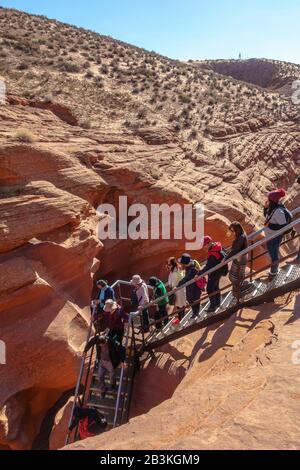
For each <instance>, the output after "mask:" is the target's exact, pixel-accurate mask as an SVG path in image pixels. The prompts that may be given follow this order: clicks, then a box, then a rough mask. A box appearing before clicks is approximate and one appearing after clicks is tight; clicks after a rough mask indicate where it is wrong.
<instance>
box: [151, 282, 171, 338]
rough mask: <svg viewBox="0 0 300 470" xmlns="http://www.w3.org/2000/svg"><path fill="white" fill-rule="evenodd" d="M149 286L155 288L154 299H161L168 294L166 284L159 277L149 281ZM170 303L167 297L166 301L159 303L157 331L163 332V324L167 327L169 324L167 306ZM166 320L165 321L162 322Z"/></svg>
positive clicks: (156, 313) (156, 317)
mask: <svg viewBox="0 0 300 470" xmlns="http://www.w3.org/2000/svg"><path fill="white" fill-rule="evenodd" d="M148 285H149V286H151V287H153V299H154V300H155V299H159V298H160V297H163V296H164V295H166V294H167V289H166V287H165V285H164V283H163V282H162V281H161V280H160V279H158V278H157V277H154V276H153V277H151V278H150V279H149V282H148ZM168 303H169V298H168V297H165V298H164V299H162V300H160V301H159V302H158V303H157V310H156V312H155V326H156V329H157V330H161V329H162V326H163V324H164V325H166V324H167V323H168V312H167V305H168ZM162 318H164V320H163V321H160V320H161V319H162Z"/></svg>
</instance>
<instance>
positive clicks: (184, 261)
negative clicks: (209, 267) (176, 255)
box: [174, 253, 202, 319]
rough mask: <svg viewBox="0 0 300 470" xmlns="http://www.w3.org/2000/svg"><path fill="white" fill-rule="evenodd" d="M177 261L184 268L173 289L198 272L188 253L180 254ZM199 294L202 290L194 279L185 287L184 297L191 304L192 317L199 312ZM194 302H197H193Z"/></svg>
mask: <svg viewBox="0 0 300 470" xmlns="http://www.w3.org/2000/svg"><path fill="white" fill-rule="evenodd" d="M178 263H179V264H180V265H181V266H182V267H183V269H184V270H185V276H184V278H183V279H182V280H181V281H180V282H179V284H178V286H177V287H176V288H175V289H174V290H177V289H178V288H179V287H181V286H183V285H184V284H186V283H187V282H189V281H191V280H192V279H194V278H195V276H197V274H198V272H199V269H198V266H197V262H196V261H194V260H193V259H192V257H191V256H190V255H189V254H186V253H185V254H184V255H182V257H181V258H180V259H179V260H178ZM201 294H202V290H201V289H200V288H199V287H198V286H197V284H196V281H195V282H193V283H192V284H191V285H189V286H187V288H186V299H187V301H188V303H189V304H190V305H191V306H192V310H193V315H192V318H193V319H194V318H197V317H198V315H199V312H200V298H201ZM195 302H197V303H196V304H195Z"/></svg>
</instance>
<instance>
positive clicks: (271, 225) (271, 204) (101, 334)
mask: <svg viewBox="0 0 300 470" xmlns="http://www.w3.org/2000/svg"><path fill="white" fill-rule="evenodd" d="M297 181H298V183H299V184H300V177H299V179H298V180H297ZM285 196H286V191H285V190H284V189H278V190H276V191H273V192H271V193H270V194H269V195H268V199H267V201H266V203H265V206H264V216H265V236H266V237H269V236H270V235H274V234H275V233H276V232H277V231H280V230H282V229H283V228H284V227H285V226H287V225H289V224H290V223H291V222H292V219H293V216H292V214H291V213H290V212H289V211H288V209H287V208H286V207H285V205H284V204H283V203H282V200H283V198H285ZM229 231H230V233H231V234H232V235H233V242H232V246H231V248H230V249H227V250H225V249H224V248H223V246H222V244H221V243H220V242H218V241H214V240H213V239H212V237H211V236H209V235H207V236H205V237H204V239H203V247H202V248H203V249H204V250H205V251H206V253H207V256H206V258H207V259H206V263H205V265H204V266H203V267H201V266H200V263H199V262H198V261H197V260H195V259H194V258H193V257H192V256H191V255H190V254H188V253H184V254H183V255H182V256H181V257H180V258H179V259H177V258H176V257H171V258H169V259H168V260H167V262H166V271H167V273H168V280H167V284H165V283H164V282H163V281H162V280H161V279H159V278H157V277H154V276H153V277H151V278H150V279H149V280H148V282H145V281H144V280H143V278H142V277H141V276H140V275H138V274H136V275H134V276H133V277H132V279H131V286H132V292H131V311H134V312H139V313H140V316H141V327H142V330H143V332H144V333H147V332H149V330H150V326H151V325H152V324H153V325H154V327H155V328H156V330H157V331H161V329H162V328H163V327H164V325H166V324H167V323H169V321H170V316H171V318H172V319H173V323H174V324H176V323H179V322H180V321H181V320H182V319H183V317H184V315H185V313H186V309H187V307H188V306H189V307H191V310H192V315H191V318H192V319H197V317H198V316H199V312H200V299H201V296H202V293H203V292H204V290H205V289H206V291H207V294H208V297H209V301H210V303H209V306H208V309H207V311H208V312H211V313H213V312H216V311H217V310H218V309H219V308H220V305H221V294H220V281H221V278H222V277H226V276H227V275H229V279H230V282H231V283H232V293H233V296H234V297H236V298H237V299H238V300H240V299H242V298H245V296H247V295H248V294H249V293H251V292H252V290H253V289H254V287H255V286H254V284H253V283H252V282H250V281H248V280H247V279H246V277H247V276H246V268H247V263H248V256H247V254H243V255H242V256H240V257H238V256H237V255H238V254H239V253H242V252H244V251H245V250H247V248H248V237H247V234H246V232H245V230H244V228H243V226H242V224H241V223H240V222H233V223H232V224H231V225H230V227H229ZM299 233H300V227H299ZM283 236H284V235H279V236H278V237H274V238H273V239H272V240H270V241H268V242H267V249H268V253H269V256H270V259H271V262H272V264H271V271H270V274H269V275H270V278H271V279H272V278H274V277H275V276H277V274H278V271H279V250H280V245H281V242H282V239H283ZM231 258H234V260H233V261H232V263H231V266H230V270H229V269H228V263H227V261H228V260H230V259H231ZM293 263H296V264H300V250H299V255H298V257H297V259H296V260H295V261H294V262H293ZM218 266H219V269H217V267H218ZM211 271H212V272H211ZM97 287H98V294H97V296H96V299H95V300H94V301H93V312H94V313H93V322H94V326H95V330H96V334H95V337H94V338H92V339H91V340H90V341H89V343H88V344H87V346H86V349H85V351H86V352H87V351H89V350H90V348H92V347H93V346H96V350H97V360H98V364H99V366H98V374H99V383H100V392H101V396H102V398H105V396H106V393H107V391H108V387H107V385H106V384H105V375H106V374H108V375H109V378H110V387H111V390H112V391H115V389H116V369H117V368H118V367H120V366H121V367H122V368H124V367H126V365H125V348H124V346H123V337H124V331H125V327H126V324H127V323H128V315H127V313H126V312H125V311H124V309H123V307H121V306H120V305H118V303H117V301H116V295H115V292H114V289H113V288H112V287H111V286H109V285H108V283H107V282H106V281H104V280H100V281H98V282H97ZM167 289H168V290H167ZM168 292H169V293H170V294H168ZM152 301H156V302H154V304H155V312H154V319H153V318H152V319H151V318H150V313H151V312H150V311H149V303H150V302H152ZM96 421H97V420H96ZM98 424H99V425H100V426H102V427H103V426H104V423H103V422H102V423H98Z"/></svg>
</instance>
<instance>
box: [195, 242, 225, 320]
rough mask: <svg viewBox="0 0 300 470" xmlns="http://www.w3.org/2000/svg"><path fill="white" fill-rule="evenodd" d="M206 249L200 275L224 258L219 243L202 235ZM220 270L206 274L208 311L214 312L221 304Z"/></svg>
mask: <svg viewBox="0 0 300 470" xmlns="http://www.w3.org/2000/svg"><path fill="white" fill-rule="evenodd" d="M203 247H204V248H205V249H207V250H208V257H207V262H206V265H205V267H204V268H203V269H202V270H201V271H199V272H198V276H199V277H201V276H203V275H205V273H207V271H210V270H211V269H213V268H215V267H216V266H218V264H221V263H222V261H223V260H224V258H225V253H223V251H222V245H221V243H219V242H217V243H215V242H213V240H212V238H211V237H209V236H206V237H204V246H203ZM221 277H222V272H221V271H220V270H218V271H214V272H213V273H212V274H209V275H208V282H207V293H208V295H209V296H210V306H209V309H208V312H215V311H216V310H217V309H218V308H219V307H220V305H221V293H220V287H219V284H220V279H221Z"/></svg>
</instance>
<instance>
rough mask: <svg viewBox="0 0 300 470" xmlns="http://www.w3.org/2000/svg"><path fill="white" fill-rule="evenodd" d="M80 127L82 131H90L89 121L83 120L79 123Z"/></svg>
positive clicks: (90, 124)
mask: <svg viewBox="0 0 300 470" xmlns="http://www.w3.org/2000/svg"><path fill="white" fill-rule="evenodd" d="M80 125H81V127H82V128H83V129H91V128H92V123H91V121H90V120H89V119H85V120H83V121H81V122H80Z"/></svg>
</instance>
